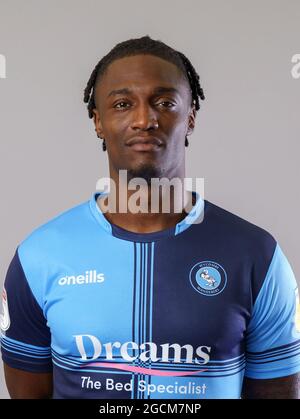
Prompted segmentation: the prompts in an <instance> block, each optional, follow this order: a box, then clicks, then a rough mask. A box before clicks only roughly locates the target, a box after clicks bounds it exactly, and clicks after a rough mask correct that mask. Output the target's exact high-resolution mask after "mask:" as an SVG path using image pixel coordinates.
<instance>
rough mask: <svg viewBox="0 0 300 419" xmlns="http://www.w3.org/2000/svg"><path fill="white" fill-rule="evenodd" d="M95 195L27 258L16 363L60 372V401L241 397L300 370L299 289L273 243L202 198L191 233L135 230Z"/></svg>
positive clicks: (11, 274)
mask: <svg viewBox="0 0 300 419" xmlns="http://www.w3.org/2000/svg"><path fill="white" fill-rule="evenodd" d="M98 195H99V193H95V194H93V196H92V198H91V200H89V201H88V202H85V203H83V204H81V205H78V206H76V207H74V208H72V209H70V210H69V211H67V212H64V213H63V214H61V215H59V216H58V217H56V218H54V219H52V220H51V221H49V222H48V223H46V224H44V225H42V226H41V227H39V228H38V229H36V230H35V231H33V232H32V233H31V234H30V235H29V236H28V237H27V238H26V239H25V240H24V241H23V242H22V243H21V244H20V245H19V246H18V247H17V250H16V253H15V255H14V257H13V259H12V262H11V264H10V266H9V269H8V272H7V276H6V279H5V288H4V292H3V314H2V317H1V328H2V339H1V343H2V357H3V360H4V362H5V363H6V364H8V365H9V366H11V367H14V368H19V369H22V370H25V371H32V372H50V371H53V376H54V395H53V397H54V398H96V399H101V398H107V399H113V398H119V399H120V398H124V399H154V398H155V399H160V398H161V399H168V398H172V399H185V398H189V399H206V398H239V397H240V396H241V388H242V383H243V378H244V376H247V377H250V378H256V379H265V378H276V377H283V376H287V375H290V374H294V373H296V372H299V371H300V333H299V319H298V330H297V322H296V316H297V313H296V306H297V304H296V300H297V295H298V294H297V292H298V291H297V284H296V280H295V278H294V275H293V272H292V270H291V267H290V265H289V263H288V261H287V259H286V257H285V255H284V254H283V252H282V250H281V248H280V247H279V245H278V243H277V242H276V241H275V239H274V238H273V237H272V236H271V235H270V234H269V233H267V232H266V231H265V230H263V229H261V228H259V227H257V226H255V225H253V224H251V223H249V222H247V221H245V220H243V219H241V218H239V217H237V216H236V215H234V214H231V213H230V212H228V211H225V210H224V209H221V208H219V207H217V206H216V205H214V204H212V203H211V202H209V201H206V200H205V201H203V200H202V199H201V197H199V196H197V202H196V204H195V206H194V208H193V210H192V211H191V213H190V215H189V216H190V219H189V223H187V220H186V219H184V220H182V221H181V222H180V223H178V224H177V225H176V226H175V227H174V228H170V229H167V230H163V231H160V232H155V233H147V234H141V233H133V232H129V231H127V230H124V229H122V228H120V227H118V226H116V225H114V224H111V223H109V222H108V220H107V219H106V218H105V216H104V214H103V213H102V212H101V210H100V209H99V207H98V205H97V202H96V199H97V197H98ZM200 213H201V214H202V215H203V220H202V222H200V223H196V222H194V223H191V218H192V219H193V217H194V219H195V220H196V217H198V216H199V214H200ZM298 315H299V314H298Z"/></svg>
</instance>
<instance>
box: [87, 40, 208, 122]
mask: <svg viewBox="0 0 300 419" xmlns="http://www.w3.org/2000/svg"><path fill="white" fill-rule="evenodd" d="M138 54H150V55H155V56H157V57H159V58H162V59H164V60H167V61H169V62H171V63H173V64H175V65H176V66H177V67H178V68H179V69H180V70H181V71H182V73H183V75H184V76H185V77H186V79H187V81H188V82H189V85H190V89H191V94H192V103H193V104H194V106H195V109H196V111H198V110H199V109H200V102H199V98H200V99H201V100H204V99H205V96H204V93H203V89H202V87H201V86H200V82H199V75H198V74H197V72H196V70H195V69H194V67H193V65H192V63H191V62H190V60H189V59H188V58H187V57H186V56H185V55H184V54H183V53H182V52H179V51H176V50H174V49H173V48H171V47H169V46H168V45H166V44H165V43H163V42H161V41H158V40H153V39H151V38H150V37H149V36H148V35H146V36H143V37H141V38H136V39H129V40H127V41H124V42H121V43H119V44H117V45H116V46H115V47H114V48H113V49H112V50H111V51H110V52H109V53H108V54H107V55H105V56H104V57H103V58H102V59H101V60H100V61H99V62H98V64H97V65H96V67H95V68H94V70H93V72H92V74H91V76H90V78H89V81H88V83H87V85H86V88H85V89H84V98H83V100H84V102H85V103H87V109H88V114H89V118H93V109H95V108H96V105H95V87H96V84H97V82H98V80H99V79H100V78H101V76H102V75H103V74H104V73H105V71H106V69H107V67H108V66H109V64H111V63H112V62H113V61H115V60H116V59H118V58H124V57H129V56H133V55H138Z"/></svg>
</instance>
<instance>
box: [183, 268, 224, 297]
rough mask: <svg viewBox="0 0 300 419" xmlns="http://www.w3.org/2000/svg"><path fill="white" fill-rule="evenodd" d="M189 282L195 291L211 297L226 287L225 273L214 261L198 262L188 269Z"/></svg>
mask: <svg viewBox="0 0 300 419" xmlns="http://www.w3.org/2000/svg"><path fill="white" fill-rule="evenodd" d="M190 282H191V285H192V287H193V288H194V289H195V290H196V291H197V292H199V293H200V294H202V295H205V296H208V297H212V296H215V295H218V294H220V293H221V292H222V291H223V290H224V288H225V287H226V284H227V274H226V272H225V269H224V268H223V267H222V266H221V265H219V264H218V263H216V262H212V261H203V262H198V263H196V265H194V266H193V267H192V269H191V271H190Z"/></svg>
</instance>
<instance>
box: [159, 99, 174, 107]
mask: <svg viewBox="0 0 300 419" xmlns="http://www.w3.org/2000/svg"><path fill="white" fill-rule="evenodd" d="M161 104H163V107H164V108H172V107H173V106H175V104H174V103H172V102H169V101H168V100H164V101H163V102H159V103H158V105H161Z"/></svg>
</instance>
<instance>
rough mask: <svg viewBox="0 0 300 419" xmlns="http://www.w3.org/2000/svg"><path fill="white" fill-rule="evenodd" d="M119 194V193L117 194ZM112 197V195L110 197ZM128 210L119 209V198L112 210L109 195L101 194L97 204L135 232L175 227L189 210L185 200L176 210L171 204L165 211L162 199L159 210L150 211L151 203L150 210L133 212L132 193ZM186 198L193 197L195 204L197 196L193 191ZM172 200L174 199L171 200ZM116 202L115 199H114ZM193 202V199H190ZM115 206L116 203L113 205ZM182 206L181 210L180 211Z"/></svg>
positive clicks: (121, 224)
mask: <svg viewBox="0 0 300 419" xmlns="http://www.w3.org/2000/svg"><path fill="white" fill-rule="evenodd" d="M116 196H118V194H116ZM110 198H111V197H110ZM127 198H128V199H127V207H126V208H127V211H126V212H125V213H124V212H120V211H119V201H118V199H117V202H116V205H115V210H114V211H110V210H109V209H107V208H109V206H108V205H109V200H108V195H105V196H101V195H100V196H99V197H98V199H97V204H98V206H99V208H100V209H101V211H102V212H103V214H104V216H105V217H106V219H107V220H108V221H109V222H110V223H112V224H115V225H117V226H119V227H121V228H124V229H125V230H128V231H131V232H134V233H153V232H157V231H161V230H165V229H168V228H172V227H175V226H176V224H178V223H179V222H180V221H182V220H183V219H184V218H185V217H186V216H187V212H186V211H185V209H184V202H185V201H183V202H182V205H181V207H177V209H176V211H175V209H174V205H171V206H170V211H169V212H163V211H162V210H161V209H162V205H161V204H162V202H161V201H162V200H161V199H160V200H159V207H158V208H159V212H151V211H150V206H151V205H150V204H149V205H148V207H149V211H148V212H138V213H133V212H131V211H130V205H128V203H129V199H130V194H128V197H127ZM186 199H190V200H191V199H192V205H195V201H196V199H195V197H194V196H191V192H189V193H188V194H187V195H186ZM171 201H172V200H171ZM113 202H114V201H113ZM190 202H191V201H190ZM112 207H113V208H114V205H112ZM178 208H180V211H178Z"/></svg>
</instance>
